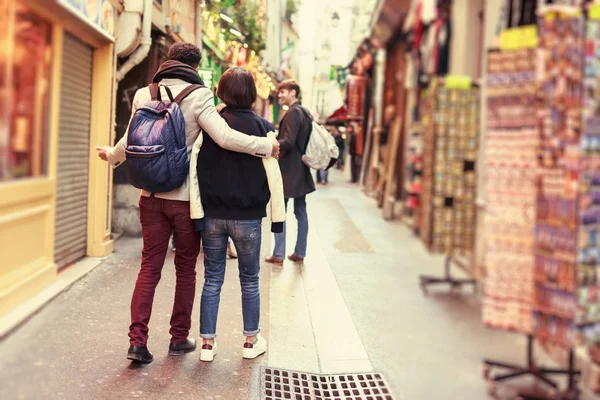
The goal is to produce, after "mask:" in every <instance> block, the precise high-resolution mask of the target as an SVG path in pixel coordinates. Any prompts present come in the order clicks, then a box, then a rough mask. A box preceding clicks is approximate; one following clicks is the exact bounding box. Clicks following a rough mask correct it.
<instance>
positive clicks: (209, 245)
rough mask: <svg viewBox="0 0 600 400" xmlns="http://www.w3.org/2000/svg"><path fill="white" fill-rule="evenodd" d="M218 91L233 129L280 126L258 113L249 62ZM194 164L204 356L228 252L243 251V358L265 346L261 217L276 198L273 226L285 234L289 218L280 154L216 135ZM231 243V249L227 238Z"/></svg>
mask: <svg viewBox="0 0 600 400" xmlns="http://www.w3.org/2000/svg"><path fill="white" fill-rule="evenodd" d="M217 95H218V96H219V98H220V99H221V100H222V101H223V102H224V103H225V104H226V106H225V107H224V108H223V109H222V110H221V116H222V117H223V118H224V119H225V121H226V122H227V123H228V124H229V126H231V127H232V128H234V129H239V130H240V131H241V132H244V133H245V134H246V135H248V136H259V137H266V136H267V134H268V133H270V132H272V135H275V127H273V125H272V124H271V123H270V122H268V121H266V120H264V119H262V118H261V117H259V116H258V115H256V114H255V113H254V111H252V104H253V103H254V102H255V101H256V96H257V94H256V85H255V82H254V78H253V77H252V74H251V73H250V72H249V71H248V70H246V69H244V68H239V67H235V68H231V69H229V70H227V71H226V72H225V73H224V74H223V76H222V77H221V80H220V82H219V87H218V89H217ZM197 146H198V147H200V148H201V150H200V151H199V152H198V154H199V155H198V156H197V165H196V168H195V171H196V175H197V181H198V186H199V190H200V193H199V195H200V198H201V200H202V206H203V209H204V228H205V229H204V231H203V232H202V245H203V249H204V287H203V289H202V300H201V301H200V337H201V338H202V350H201V352H200V360H202V361H207V362H210V361H213V359H214V357H215V355H216V354H217V342H216V337H217V317H218V315H219V304H220V301H221V287H222V286H223V282H224V280H225V268H226V258H227V255H228V254H229V255H230V256H231V255H232V254H233V253H232V252H231V250H233V248H235V249H237V255H236V256H237V259H238V268H239V279H240V286H241V292H242V317H243V323H244V328H243V334H244V336H245V342H244V344H243V347H242V357H243V358H249V359H252V358H256V357H258V356H259V355H261V354H263V353H264V352H266V351H267V342H266V340H265V339H264V337H262V336H261V335H260V324H259V323H260V288H259V272H260V246H261V238H262V219H263V218H264V217H266V216H267V212H266V209H267V205H268V204H269V200H270V201H271V218H272V220H273V223H272V227H271V230H272V231H273V232H281V231H282V230H283V221H284V220H285V205H284V199H283V182H282V179H281V173H280V171H279V164H278V163H277V161H275V160H265V162H264V163H263V161H261V160H259V159H258V158H255V157H251V156H249V155H246V154H240V153H234V152H232V151H228V150H225V149H222V148H221V147H219V145H218V143H216V142H215V141H214V140H212V139H211V138H210V137H204V138H199V139H198V140H197V141H196V143H195V144H194V152H193V153H192V169H193V170H194V168H193V167H194V165H193V163H194V162H195V160H196V156H195V154H196V147H197ZM230 241H232V242H233V245H234V246H235V247H233V246H231V247H229V244H230V243H229V242H230Z"/></svg>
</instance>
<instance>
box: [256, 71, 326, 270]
mask: <svg viewBox="0 0 600 400" xmlns="http://www.w3.org/2000/svg"><path fill="white" fill-rule="evenodd" d="M279 103H280V104H281V105H282V106H288V107H289V110H288V111H287V113H286V114H285V116H284V117H283V119H282V120H281V123H280V126H279V137H278V140H279V144H280V145H281V148H280V151H281V155H280V158H279V167H280V168H281V174H282V176H283V193H284V197H285V204H286V207H287V204H288V200H289V199H294V215H295V216H296V220H297V221H298V237H297V239H296V248H295V250H294V253H293V254H292V255H290V256H289V257H288V259H289V260H291V261H294V262H299V263H301V262H303V261H304V257H305V256H306V245H307V237H308V214H307V213H306V195H307V194H309V193H312V192H314V191H315V182H314V180H313V177H312V174H311V172H310V168H308V167H307V166H306V165H305V164H304V162H303V161H302V155H303V154H304V151H305V149H306V145H307V143H308V138H309V135H310V131H311V129H312V125H311V123H312V122H311V120H310V116H309V114H308V111H307V110H305V109H304V108H303V107H302V104H301V103H300V86H299V85H298V83H297V82H296V81H294V80H291V79H288V80H285V81H283V82H282V83H281V84H280V85H279ZM285 233H286V226H285V224H284V227H283V232H282V233H277V234H275V248H274V250H273V255H272V256H270V257H267V258H266V260H265V261H267V262H269V263H272V264H278V265H282V264H283V259H284V257H285Z"/></svg>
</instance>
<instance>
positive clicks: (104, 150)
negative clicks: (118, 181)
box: [96, 146, 279, 161]
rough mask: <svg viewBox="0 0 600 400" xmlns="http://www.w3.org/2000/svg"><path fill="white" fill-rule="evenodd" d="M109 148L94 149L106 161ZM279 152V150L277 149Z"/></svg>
mask: <svg viewBox="0 0 600 400" xmlns="http://www.w3.org/2000/svg"><path fill="white" fill-rule="evenodd" d="M109 150H110V147H108V146H96V151H97V152H98V157H100V159H101V160H104V161H108V155H107V154H108V151H109ZM278 153H279V150H278Z"/></svg>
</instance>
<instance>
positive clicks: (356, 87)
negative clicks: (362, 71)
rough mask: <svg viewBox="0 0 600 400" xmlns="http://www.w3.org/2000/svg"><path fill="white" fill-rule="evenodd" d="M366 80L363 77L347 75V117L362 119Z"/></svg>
mask: <svg viewBox="0 0 600 400" xmlns="http://www.w3.org/2000/svg"><path fill="white" fill-rule="evenodd" d="M366 89H367V80H366V78H365V77H364V76H360V75H349V76H348V80H347V94H348V117H349V118H358V119H362V118H363V113H364V109H365V94H366V93H365V92H366Z"/></svg>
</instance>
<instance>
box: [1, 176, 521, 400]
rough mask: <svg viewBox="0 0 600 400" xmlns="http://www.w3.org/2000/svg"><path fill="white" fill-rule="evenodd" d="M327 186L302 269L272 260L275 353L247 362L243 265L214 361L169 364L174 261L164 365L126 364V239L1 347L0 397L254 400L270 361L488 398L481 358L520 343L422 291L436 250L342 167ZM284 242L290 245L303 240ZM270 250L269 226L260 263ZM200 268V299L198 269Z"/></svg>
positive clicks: (130, 254) (167, 293)
mask: <svg viewBox="0 0 600 400" xmlns="http://www.w3.org/2000/svg"><path fill="white" fill-rule="evenodd" d="M331 181H332V183H331V184H330V185H328V186H326V187H320V189H319V190H318V191H317V192H316V193H315V194H314V195H311V196H310V197H309V217H310V222H311V230H310V235H309V250H308V257H307V259H306V261H305V264H304V265H303V266H298V265H294V264H292V263H291V262H288V261H286V262H285V264H284V265H283V267H277V266H275V267H273V266H271V265H270V264H264V263H263V265H262V271H261V291H262V318H261V320H262V330H263V334H264V335H265V337H266V338H267V340H268V342H269V350H268V352H267V354H266V355H265V356H262V357H259V358H258V359H257V360H255V361H246V360H242V358H241V349H242V346H241V344H242V341H243V338H242V336H241V305H240V299H239V290H238V279H237V271H236V270H237V268H236V262H235V260H231V261H228V272H227V278H226V283H225V286H224V289H223V293H222V304H221V313H220V319H219V326H218V332H219V346H220V349H221V350H220V353H219V354H218V356H217V357H216V359H215V361H214V362H213V363H202V362H201V361H200V360H199V358H198V357H199V355H198V352H195V353H190V354H187V355H185V356H182V357H169V356H168V355H167V347H168V343H169V334H168V329H169V316H170V311H171V307H172V302H173V285H174V268H173V254H172V253H170V254H169V255H168V260H167V263H166V265H165V268H164V270H163V274H162V281H161V282H160V284H159V286H158V289H157V292H156V297H155V306H154V311H153V316H152V320H151V322H150V341H149V348H150V350H151V351H153V352H154V355H155V361H154V362H153V363H152V364H150V365H147V366H142V367H140V366H136V365H134V364H130V362H129V361H128V360H127V359H126V358H125V355H126V350H127V326H128V323H129V301H130V296H131V290H132V288H133V284H134V281H135V277H136V274H137V270H138V268H139V260H140V258H139V256H140V251H141V240H140V239H130V238H122V239H120V240H119V241H118V242H117V245H116V251H115V253H114V255H112V256H110V257H108V258H106V260H105V261H104V262H102V264H101V265H99V266H98V267H96V268H95V269H93V271H92V272H90V273H89V274H88V275H87V276H85V277H84V278H83V279H81V280H80V281H78V282H76V283H75V284H74V285H73V286H72V287H71V288H70V289H69V290H67V291H66V292H64V293H63V294H61V295H60V296H59V297H58V298H56V299H55V300H54V301H52V302H51V303H49V304H48V305H47V306H46V307H45V308H44V309H43V310H42V311H41V312H39V313H38V314H37V315H35V316H34V317H33V318H31V320H29V321H28V322H26V323H25V324H24V325H23V326H22V327H21V328H19V329H18V330H17V331H16V332H14V333H13V334H12V335H11V336H10V337H9V338H8V339H6V340H5V341H3V342H2V343H0V355H1V357H0V381H1V382H3V384H2V385H1V386H0V398H2V399H82V398H94V399H104V398H106V399H125V398H145V399H171V398H181V399H246V398H249V399H257V398H260V397H259V396H260V393H259V392H260V385H259V377H258V372H259V371H258V367H259V366H261V365H268V366H271V367H279V368H284V369H291V370H298V371H302V372H309V373H319V372H321V373H332V374H334V373H349V372H369V371H377V372H379V373H382V374H383V376H384V377H385V378H386V379H387V382H388V384H389V386H390V388H391V391H392V393H393V394H394V396H395V397H394V398H396V399H485V398H487V395H486V384H485V381H484V380H483V379H482V377H481V373H480V372H479V371H480V370H481V360H482V359H483V358H484V357H501V358H503V359H508V360H509V361H510V360H512V361H514V362H519V361H521V359H522V357H523V354H522V353H521V350H522V349H523V346H524V341H523V339H522V337H521V336H520V335H512V334H509V333H505V332H501V331H493V330H488V329H486V328H484V326H483V325H482V323H481V319H480V315H479V313H480V311H479V307H478V304H477V300H476V297H475V296H473V294H472V292H471V290H470V289H469V288H464V289H463V292H462V293H461V294H460V295H458V296H451V295H449V294H448V292H447V290H445V289H442V288H440V289H439V291H437V292H435V291H433V290H432V291H431V294H430V295H429V296H425V295H423V294H422V293H421V291H420V290H419V286H418V275H419V274H421V273H432V274H438V273H441V269H442V263H443V259H442V258H441V257H435V256H431V255H429V254H428V253H427V252H426V250H425V249H423V247H422V245H421V244H420V242H419V241H418V240H417V239H415V238H414V237H412V234H411V233H410V232H409V231H408V230H407V229H406V228H405V227H404V226H403V225H401V224H400V223H398V222H385V221H383V220H382V219H381V218H380V217H379V215H378V210H377V208H376V207H375V204H374V202H373V200H371V199H369V198H367V197H366V196H364V195H362V193H361V192H360V191H359V190H358V189H357V187H356V186H355V185H350V184H347V183H345V182H344V178H343V177H342V176H341V174H340V173H339V172H337V171H335V172H334V173H332V178H331ZM290 216H292V214H291V211H290ZM293 224H294V222H293V216H292V222H291V224H290V227H292V226H293ZM292 229H293V228H292ZM292 229H290V231H292ZM288 238H289V241H290V243H289V245H291V243H293V240H294V235H293V234H290V235H288ZM271 245H272V239H271V235H270V234H269V233H268V229H263V253H264V254H267V253H268V250H269V249H270V247H271ZM198 265H199V268H198V292H197V302H198V301H199V293H200V290H201V287H202V286H201V285H202V279H201V275H202V267H201V260H199V264H198ZM436 293H437V294H436ZM198 309H199V307H198V306H197V305H196V306H195V308H194V317H193V322H194V326H193V328H192V329H193V331H194V336H195V337H198V336H197V330H198V323H197V321H198V318H199V317H198ZM467 337H468V339H467Z"/></svg>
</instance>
